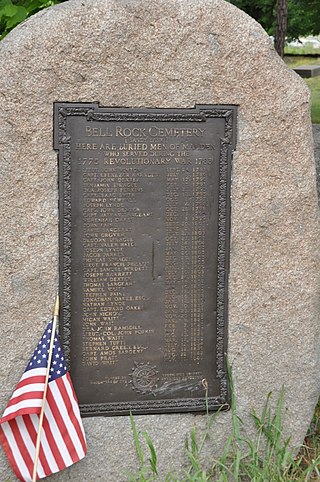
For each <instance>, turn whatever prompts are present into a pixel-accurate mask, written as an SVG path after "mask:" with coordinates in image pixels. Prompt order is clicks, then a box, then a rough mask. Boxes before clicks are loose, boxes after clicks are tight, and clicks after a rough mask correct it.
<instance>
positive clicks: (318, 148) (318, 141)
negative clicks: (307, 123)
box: [312, 124, 320, 205]
mask: <svg viewBox="0 0 320 482" xmlns="http://www.w3.org/2000/svg"><path fill="white" fill-rule="evenodd" d="M312 130H313V140H314V158H315V161H316V173H317V190H318V203H319V205H320V124H313V126H312Z"/></svg>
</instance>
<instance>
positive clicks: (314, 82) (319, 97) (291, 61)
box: [284, 56, 320, 124]
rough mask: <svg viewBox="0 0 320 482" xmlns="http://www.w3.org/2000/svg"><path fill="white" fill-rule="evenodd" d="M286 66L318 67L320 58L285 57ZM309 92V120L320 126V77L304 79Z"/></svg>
mask: <svg viewBox="0 0 320 482" xmlns="http://www.w3.org/2000/svg"><path fill="white" fill-rule="evenodd" d="M284 60H285V62H286V64H287V65H288V67H290V68H294V67H299V66H300V65H320V57H304V56H297V57H285V58H284ZM304 80H305V82H306V84H307V86H308V87H309V89H310V91H311V118H312V122H313V124H320V76H318V77H312V78H311V79H304Z"/></svg>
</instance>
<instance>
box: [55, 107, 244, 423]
mask: <svg viewBox="0 0 320 482" xmlns="http://www.w3.org/2000/svg"><path fill="white" fill-rule="evenodd" d="M54 109H55V110H54V112H55V115H54V147H55V149H56V150H58V158H59V192H60V201H59V216H60V294H61V299H62V310H61V328H60V331H61V335H62V340H63V345H64V351H65V353H66V356H67V358H68V362H69V366H70V371H71V375H72V378H73V384H74V387H75V390H76V393H77V396H78V399H79V404H80V408H81V411H82V413H83V415H101V414H110V415H114V414H125V413H129V412H130V410H131V411H132V412H133V413H166V412H179V411H203V410H204V409H205V396H206V393H207V395H208V403H209V408H210V409H216V408H218V407H220V406H222V405H225V404H227V403H228V386H227V385H228V384H227V373H226V359H225V357H226V350H227V281H228V262H229V230H230V177H231V174H230V173H231V159H232V152H233V149H234V148H235V138H236V136H235V131H236V129H235V123H236V107H235V106H214V105H212V106H196V107H195V108H194V109H130V108H128V109H125V108H103V107H100V106H99V105H98V104H97V103H93V104H87V103H55V107H54Z"/></svg>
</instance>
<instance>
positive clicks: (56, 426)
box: [0, 321, 87, 482]
mask: <svg viewBox="0 0 320 482" xmlns="http://www.w3.org/2000/svg"><path fill="white" fill-rule="evenodd" d="M51 333H52V321H50V323H49V324H48V326H47V328H46V330H45V332H44V334H43V336H42V338H41V340H40V342H39V343H38V346H37V348H36V349H35V351H34V354H33V355H32V357H31V359H30V362H29V363H28V365H27V368H26V370H25V372H24V374H23V375H22V377H21V380H20V382H19V383H18V385H17V387H16V389H15V391H14V393H13V395H12V397H11V399H10V401H9V403H8V405H7V407H6V409H5V411H4V414H3V417H2V418H1V420H0V441H1V443H2V445H3V448H4V450H5V452H6V454H7V457H8V459H9V462H10V464H11V466H12V468H13V470H14V472H15V474H16V476H17V477H18V479H19V480H22V481H26V482H32V473H33V466H34V458H35V446H36V440H37V433H38V429H39V415H40V411H41V406H42V400H43V393H44V387H45V378H46V370H47V364H48V356H49V346H50V339H51ZM86 451H87V448H86V441H85V435H84V430H83V426H82V422H81V417H80V411H79V406H78V402H77V398H76V395H75V393H74V389H73V386H72V382H71V378H70V375H69V373H68V371H67V367H66V364H65V359H64V355H63V353H62V349H61V346H60V342H59V338H58V335H57V333H56V334H55V338H54V344H53V351H52V360H51V367H50V374H49V383H48V389H47V396H46V404H45V409H44V418H43V428H42V433H41V444H40V452H39V460H38V466H37V480H38V479H42V478H44V477H47V476H48V475H51V474H53V473H55V472H59V471H60V470H62V469H64V468H66V467H69V466H70V465H72V464H74V463H75V462H78V461H79V460H81V459H82V458H83V457H84V456H85V455H86Z"/></svg>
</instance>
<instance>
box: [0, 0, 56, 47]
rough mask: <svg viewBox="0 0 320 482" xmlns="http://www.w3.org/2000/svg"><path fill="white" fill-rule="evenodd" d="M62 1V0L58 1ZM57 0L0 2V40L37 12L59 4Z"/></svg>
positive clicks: (8, 0)
mask: <svg viewBox="0 0 320 482" xmlns="http://www.w3.org/2000/svg"><path fill="white" fill-rule="evenodd" d="M60 1H63V0H60ZM60 1H59V0H0V39H2V38H3V37H5V36H6V35H7V33H9V32H10V30H12V29H13V28H14V27H16V25H18V24H19V23H21V22H23V21H24V20H26V19H27V18H28V17H30V16H31V15H33V14H34V13H36V12H39V10H42V9H43V8H46V7H51V6H52V5H56V4H57V3H60Z"/></svg>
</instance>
